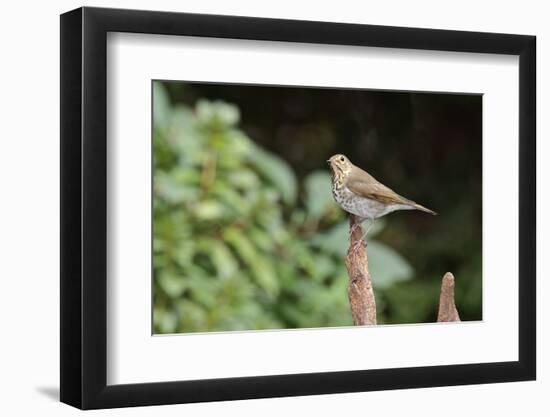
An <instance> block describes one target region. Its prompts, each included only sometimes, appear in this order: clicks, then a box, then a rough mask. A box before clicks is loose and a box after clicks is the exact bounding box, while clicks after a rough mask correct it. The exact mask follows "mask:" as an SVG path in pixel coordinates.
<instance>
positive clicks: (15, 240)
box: [0, 0, 550, 417]
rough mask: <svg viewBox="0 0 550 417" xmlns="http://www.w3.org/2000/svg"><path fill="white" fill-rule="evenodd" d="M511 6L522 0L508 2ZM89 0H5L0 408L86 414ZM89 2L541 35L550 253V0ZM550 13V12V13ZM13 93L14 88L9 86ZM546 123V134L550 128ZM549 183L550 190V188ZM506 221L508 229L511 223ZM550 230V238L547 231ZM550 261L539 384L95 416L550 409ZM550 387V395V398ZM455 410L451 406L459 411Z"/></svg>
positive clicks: (544, 240) (542, 275) (544, 206)
mask: <svg viewBox="0 0 550 417" xmlns="http://www.w3.org/2000/svg"><path fill="white" fill-rule="evenodd" d="M508 3H510V4H508ZM80 5H81V3H79V2H77V1H69V0H64V1H58V2H57V3H56V4H51V3H49V2H34V4H31V2H22V1H21V2H15V1H11V2H5V3H4V4H3V7H2V22H1V24H0V30H1V31H2V36H1V37H0V42H1V43H2V48H1V55H0V56H1V57H2V58H1V65H0V71H1V73H2V77H1V78H0V80H1V83H2V87H1V89H0V107H1V111H0V115H1V116H0V117H1V119H0V120H1V121H2V129H1V130H0V132H1V133H0V136H1V138H2V141H1V143H2V148H1V149H2V151H1V152H0V184H1V188H0V189H1V190H2V200H1V204H0V245H1V247H0V253H1V254H2V255H1V258H0V259H1V261H0V276H1V278H2V286H0V320H1V329H2V342H1V343H0V386H1V388H0V393H1V398H2V400H1V401H0V410H1V411H2V412H1V414H2V415H7V416H9V415H27V414H29V415H32V414H31V413H32V412H35V413H36V412H40V413H41V414H42V413H45V414H46V415H50V414H51V415H60V416H64V415H76V414H77V412H76V410H74V409H72V408H70V407H68V406H66V405H62V404H60V403H58V402H57V399H56V398H55V397H56V396H57V392H58V377H59V372H58V367H59V361H58V345H59V344H58V338H59V325H58V308H59V307H58V306H59V295H58V293H59V291H58V275H59V260H58V258H59V250H58V246H59V236H58V229H59V222H58V210H59V202H58V201H59V189H58V182H59V168H58V164H59V156H58V154H59V142H58V137H59V93H58V91H59V46H58V44H59V17H58V15H59V14H60V13H62V12H64V11H67V10H70V9H73V8H76V7H79V6H80ZM86 5H89V6H105V7H124V8H139V9H157V10H170V11H182V12H184V11H185V12H198V13H217V14H240V15H250V16H265V17H281V18H293V19H309V20H327V21H342V22H357V23H370V24H381V25H395V26H417V27H431V28H441V29H462V30H475V31H493V32H509V33H523V34H534V35H537V37H538V75H539V77H538V88H537V93H538V138H539V144H540V146H539V149H538V155H539V157H538V160H539V180H538V181H539V186H538V192H539V205H538V209H539V220H540V221H539V229H538V230H539V243H538V245H539V250H538V253H539V259H540V258H541V257H542V256H541V255H545V254H546V253H547V252H548V250H549V249H550V244H549V243H550V242H549V234H548V231H549V230H548V229H549V226H550V221H549V220H548V217H546V216H540V213H542V212H550V200H549V199H550V192H549V191H548V189H546V191H544V190H543V186H542V184H543V183H544V180H548V179H550V165H547V166H546V167H544V166H542V164H541V163H540V162H541V161H543V158H545V159H547V158H548V157H550V147H549V145H548V144H547V143H543V141H542V140H541V139H542V137H543V136H544V135H545V134H546V136H548V133H549V123H548V121H547V120H542V115H543V114H544V113H545V112H544V110H547V108H546V106H545V105H546V104H547V101H548V97H549V96H550V91H549V83H548V81H547V80H546V79H545V78H544V74H543V73H544V72H545V71H546V72H547V73H548V72H549V71H548V67H549V65H548V63H549V59H550V48H549V47H548V43H549V41H550V26H549V25H548V23H547V20H548V19H547V16H548V12H547V11H546V10H544V9H545V7H544V6H545V2H542V1H539V2H537V1H530V0H529V1H528V0H523V1H521V2H519V1H515V2H504V1H502V0H501V1H486V2H481V1H479V0H477V1H469V0H468V1H466V0H461V1H459V2H452V3H447V2H442V1H420V0H416V1H407V0H403V1H394V2H390V1H386V2H382V1H376V2H373V1H362V2H353V1H348V0H339V1H337V2H326V4H323V3H321V2H319V1H316V2H311V6H310V4H308V2H306V1H301V2H299V1H297V0H293V1H288V2H287V1H282V0H279V1H271V2H261V1H254V0H250V1H247V0H232V1H230V2H228V1H223V0H201V1H196V2H182V1H168V0H157V1H145V0H142V1H139V0H133V1H119V2H114V1H92V0H88V1H87V2H86ZM545 17H546V18H545ZM6 92H7V94H6ZM543 128H544V130H542V129H543ZM543 191H544V192H543ZM505 227H506V226H505V225H503V228H504V229H505ZM543 231H545V232H547V233H546V235H545V236H543V235H542V232H543ZM549 273H550V268H549V267H548V266H547V265H539V272H538V276H539V286H538V290H539V297H538V300H539V302H538V305H539V307H538V313H539V316H538V323H539V325H538V330H539V337H538V340H539V343H538V349H539V355H538V356H539V366H538V374H539V378H538V381H537V382H527V383H508V384H496V385H482V386H466V387H451V388H432V389H422V390H404V391H387V392H376V393H359V394H345V395H325V396H313V397H300V398H286V399H271V400H255V401H238V402H232V403H210V404H193V405H179V406H165V407H145V408H139V409H124V410H115V411H113V410H111V411H100V412H98V413H94V415H98V414H99V415H113V414H115V413H117V415H118V413H120V415H132V416H133V415H143V416H145V415H155V416H157V415H160V416H162V415H182V414H184V413H187V414H188V415H193V416H214V415H224V416H225V415H229V416H233V415H235V416H237V415H238V416H248V415H250V416H252V415H280V414H283V415H284V414H287V415H297V414H298V413H299V412H302V413H307V414H313V413H315V414H317V415H327V416H329V415H331V416H332V415H335V414H337V413H342V412H346V411H348V412H353V413H359V414H360V415H380V414H382V413H384V415H388V416H392V415H403V414H407V415H413V416H414V415H421V416H426V417H428V416H437V415H441V414H442V408H443V409H446V412H445V414H444V415H445V416H455V415H456V416H464V415H466V414H467V413H472V414H475V415H483V414H487V415H499V416H506V415H517V414H519V413H521V414H525V415H534V416H537V415H548V413H549V412H550V405H549V402H548V394H547V392H549V391H550V382H549V378H550V365H549V361H548V358H547V357H546V356H545V354H544V353H545V352H548V350H549V344H550V330H549V328H550V326H548V320H549V319H550V307H549V303H544V298H543V297H542V296H541V294H547V293H548V292H549V290H550V283H549V282H548V276H549V275H550V274H549ZM544 394H546V395H544ZM447 407H448V408H447Z"/></svg>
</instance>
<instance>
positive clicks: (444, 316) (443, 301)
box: [437, 272, 460, 322]
mask: <svg viewBox="0 0 550 417" xmlns="http://www.w3.org/2000/svg"><path fill="white" fill-rule="evenodd" d="M437 321H438V322H447V321H460V316H459V315H458V310H457V309H456V306H455V277H454V276H453V274H451V273H450V272H447V273H446V274H445V275H443V279H442V280H441V292H440V294H439V313H438V314H437Z"/></svg>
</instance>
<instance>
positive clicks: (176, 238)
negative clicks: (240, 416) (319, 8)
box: [61, 7, 536, 409]
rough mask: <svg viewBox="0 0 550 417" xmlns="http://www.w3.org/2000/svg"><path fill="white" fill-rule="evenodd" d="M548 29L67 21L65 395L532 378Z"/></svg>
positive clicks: (93, 401) (222, 392)
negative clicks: (540, 104)
mask: <svg viewBox="0 0 550 417" xmlns="http://www.w3.org/2000/svg"><path fill="white" fill-rule="evenodd" d="M535 103H536V99H535V37H533V36H526V35H508V34H493V33H474V32H460V31H447V30H432V29H416V28H400V27H386V26H371V25H356V24H340V23H327V22H311V21H292V20H276V19H263V18H262V19H260V18H251V17H236V16H213V15H196V14H184V13H168V12H151V11H135V10H115V9H99V8H87V7H85V8H81V9H77V10H74V11H71V12H68V13H66V14H63V15H62V16H61V401H63V402H65V403H68V404H71V405H73V406H76V407H79V408H83V409H90V408H110V407H123V406H138V405H155V404H172V403H185V402H199V401H216V400H232V399H246V398H262V397H276V396H295V395H312V394H324V393H340V392H353V391H368V390H385V389H399V388H417V387H433V386H444V385H459V384H479V383H491V382H504V381H521V380H532V379H535V375H536V352H535V345H536V343H535V337H536V334H535V328H536V317H535V281H536V276H535V245H536V241H535V234H536V233H535V232H536V223H535V217H536V216H535V215H536V212H535V200H536V195H535V194H536V193H535V168H536V167H535V160H536V158H535V152H536V150H535Z"/></svg>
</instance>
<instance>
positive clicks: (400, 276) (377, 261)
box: [367, 241, 413, 289]
mask: <svg viewBox="0 0 550 417" xmlns="http://www.w3.org/2000/svg"><path fill="white" fill-rule="evenodd" d="M367 254H368V257H369V272H370V274H371V278H372V282H373V285H374V287H375V288H376V289H384V288H388V287H389V286H391V285H392V284H393V283H395V282H398V281H406V280H409V279H411V278H412V275H413V269H412V267H411V266H410V264H409V263H408V262H407V260H406V259H405V258H403V257H402V256H401V255H400V254H399V253H398V252H397V251H395V250H394V249H392V248H390V247H389V246H387V245H384V244H383V243H379V242H374V241H370V242H369V244H368V247H367Z"/></svg>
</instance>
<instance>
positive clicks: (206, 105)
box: [195, 100, 241, 128]
mask: <svg viewBox="0 0 550 417" xmlns="http://www.w3.org/2000/svg"><path fill="white" fill-rule="evenodd" d="M195 110H196V113H197V119H198V120H199V122H200V123H201V124H204V125H209V126H211V127H214V128H223V127H231V126H234V125H236V124H237V123H239V120H240V118H241V115H240V112H239V109H238V108H237V106H234V105H232V104H228V103H224V102H223V101H208V100H199V102H198V103H197V105H196V108H195Z"/></svg>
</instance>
